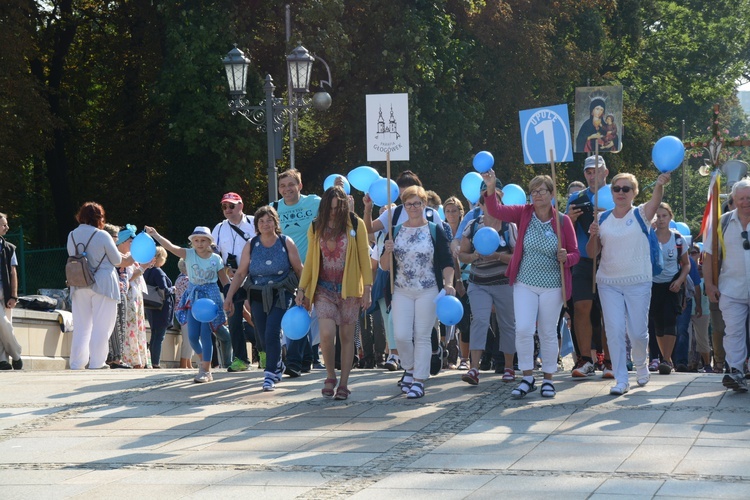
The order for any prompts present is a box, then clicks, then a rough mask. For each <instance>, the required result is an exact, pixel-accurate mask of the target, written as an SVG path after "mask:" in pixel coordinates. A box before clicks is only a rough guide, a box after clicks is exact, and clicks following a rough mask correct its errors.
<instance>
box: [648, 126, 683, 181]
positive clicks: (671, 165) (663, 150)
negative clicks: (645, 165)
mask: <svg viewBox="0 0 750 500" xmlns="http://www.w3.org/2000/svg"><path fill="white" fill-rule="evenodd" d="M684 157H685V146H684V145H683V144H682V141H681V140H679V139H678V138H677V137H675V136H673V135H667V136H664V137H662V138H661V139H659V140H658V141H656V144H654V149H652V150H651V159H652V160H653V162H654V165H656V168H658V169H659V171H660V172H661V173H663V174H665V173H667V172H671V171H672V170H674V169H676V168H677V167H679V166H680V165H681V164H682V160H683V159H684Z"/></svg>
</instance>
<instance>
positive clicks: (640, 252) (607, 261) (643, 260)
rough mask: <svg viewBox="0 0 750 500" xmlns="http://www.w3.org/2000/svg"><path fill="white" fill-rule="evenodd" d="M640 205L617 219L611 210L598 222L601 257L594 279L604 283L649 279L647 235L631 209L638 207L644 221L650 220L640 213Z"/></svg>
mask: <svg viewBox="0 0 750 500" xmlns="http://www.w3.org/2000/svg"><path fill="white" fill-rule="evenodd" d="M644 207H645V205H639V206H638V207H633V208H631V209H630V211H629V212H628V213H627V214H626V215H625V217H623V218H621V219H618V218H617V217H615V214H614V213H611V214H609V216H608V217H607V219H606V220H605V221H604V223H603V224H601V225H600V226H599V238H600V239H601V242H602V259H601V261H600V263H599V270H598V271H597V273H596V282H597V283H600V284H604V285H635V284H638V283H651V280H652V275H651V253H650V250H649V246H648V237H647V236H646V235H645V234H644V233H643V230H642V229H641V225H640V224H639V223H638V219H636V218H635V210H639V211H640V215H641V217H642V218H643V220H644V221H645V222H646V225H647V226H648V225H649V224H650V221H647V220H646V216H645V215H644ZM599 217H601V214H599Z"/></svg>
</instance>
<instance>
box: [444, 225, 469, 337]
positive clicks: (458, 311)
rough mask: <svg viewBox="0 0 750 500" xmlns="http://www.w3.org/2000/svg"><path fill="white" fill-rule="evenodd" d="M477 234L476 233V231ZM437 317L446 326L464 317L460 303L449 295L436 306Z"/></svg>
mask: <svg viewBox="0 0 750 500" xmlns="http://www.w3.org/2000/svg"><path fill="white" fill-rule="evenodd" d="M477 232H478V231H477ZM436 309H437V317H438V319H439V320H440V322H441V323H442V324H444V325H446V326H451V325H455V324H457V323H458V322H459V321H461V318H462V317H463V315H464V306H463V304H461V301H460V300H458V299H457V298H456V297H453V296H451V295H445V296H443V297H441V298H440V299H439V300H438V301H437V304H436Z"/></svg>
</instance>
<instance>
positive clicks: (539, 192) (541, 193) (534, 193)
mask: <svg viewBox="0 0 750 500" xmlns="http://www.w3.org/2000/svg"><path fill="white" fill-rule="evenodd" d="M547 193H549V189H547V188H539V189H535V190H533V191H532V192H531V196H537V195H539V196H544V195H545V194H547Z"/></svg>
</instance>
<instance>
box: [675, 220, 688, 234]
mask: <svg viewBox="0 0 750 500" xmlns="http://www.w3.org/2000/svg"><path fill="white" fill-rule="evenodd" d="M675 229H677V232H678V233H680V234H681V235H683V236H690V228H689V227H688V225H687V224H685V223H684V222H676V223H675Z"/></svg>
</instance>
